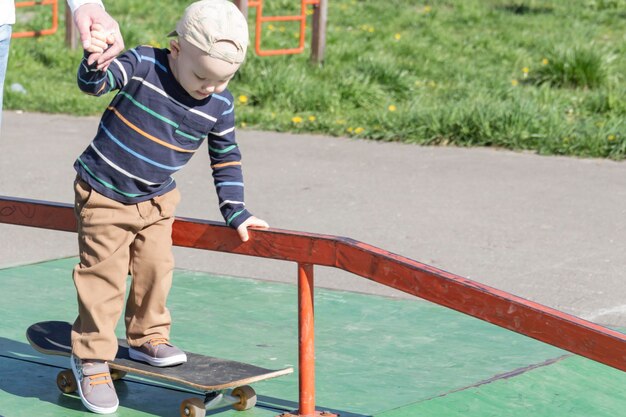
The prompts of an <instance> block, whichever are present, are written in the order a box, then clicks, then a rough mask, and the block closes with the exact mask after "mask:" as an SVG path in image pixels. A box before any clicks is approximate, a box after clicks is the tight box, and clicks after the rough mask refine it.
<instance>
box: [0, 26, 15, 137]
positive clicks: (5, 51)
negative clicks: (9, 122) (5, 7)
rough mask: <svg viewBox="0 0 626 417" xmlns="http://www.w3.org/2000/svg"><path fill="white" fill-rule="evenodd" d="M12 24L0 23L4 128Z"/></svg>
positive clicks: (1, 90) (0, 70)
mask: <svg viewBox="0 0 626 417" xmlns="http://www.w3.org/2000/svg"><path fill="white" fill-rule="evenodd" d="M12 29H13V26H12V25H0V129H1V128H2V95H3V92H4V76H5V74H6V72H7V62H9V43H10V42H11V31H12Z"/></svg>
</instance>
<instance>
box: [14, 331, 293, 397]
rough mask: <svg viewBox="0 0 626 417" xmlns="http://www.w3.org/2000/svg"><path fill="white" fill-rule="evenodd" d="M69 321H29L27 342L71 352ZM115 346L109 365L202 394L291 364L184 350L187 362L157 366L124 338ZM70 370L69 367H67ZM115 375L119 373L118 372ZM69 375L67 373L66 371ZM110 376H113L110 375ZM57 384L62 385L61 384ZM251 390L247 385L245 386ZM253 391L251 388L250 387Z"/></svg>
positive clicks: (49, 351)
mask: <svg viewBox="0 0 626 417" xmlns="http://www.w3.org/2000/svg"><path fill="white" fill-rule="evenodd" d="M71 330H72V325H71V324H70V323H68V322H64V321H45V322H40V323H35V324H33V325H31V326H30V327H29V328H28V330H27V331H26V338H27V339H28V342H29V343H30V344H31V346H32V347H33V348H34V349H35V350H37V351H39V352H41V353H44V354H48V355H61V356H70V355H71ZM118 342H119V347H118V351H117V356H116V357H115V360H113V361H110V362H109V368H110V369H111V371H112V375H113V376H114V373H115V372H114V371H120V372H122V374H121V375H123V373H127V374H136V375H139V376H142V377H145V378H148V379H154V380H159V381H164V382H168V383H172V384H175V385H179V386H183V387H188V388H191V389H195V390H198V391H201V392H203V393H205V394H207V393H213V392H218V391H223V390H226V389H230V388H237V387H244V386H246V385H247V384H251V383H254V382H258V381H263V380H266V379H270V378H275V377H279V376H282V375H287V374H290V373H292V372H293V368H284V369H278V370H272V369H265V368H261V367H258V366H254V365H250V364H247V363H242V362H237V361H231V360H227V359H220V358H215V357H211V356H205V355H199V354H196V353H191V352H185V353H186V354H187V362H186V363H183V364H180V365H176V366H171V367H164V368H159V367H155V366H152V365H149V364H147V363H144V362H139V361H136V360H133V359H131V358H130V356H129V354H128V345H127V343H126V341H125V340H123V339H118ZM69 372H70V373H71V371H69ZM118 375H119V373H118ZM69 376H70V377H71V375H69ZM114 379H116V378H115V376H114ZM59 388H61V389H63V388H62V387H61V386H59ZM246 388H247V389H248V390H251V388H250V387H246ZM252 392H253V391H252Z"/></svg>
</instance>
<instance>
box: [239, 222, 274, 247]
mask: <svg viewBox="0 0 626 417" xmlns="http://www.w3.org/2000/svg"><path fill="white" fill-rule="evenodd" d="M248 227H252V228H255V229H267V228H268V227H270V225H269V224H267V222H266V221H265V220H261V219H259V218H257V217H254V216H252V217H249V218H248V219H247V220H246V221H245V222H243V223H241V224H240V225H239V227H238V228H237V233H239V238H240V239H241V241H242V242H247V241H248V238H249V236H248Z"/></svg>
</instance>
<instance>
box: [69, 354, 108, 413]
mask: <svg viewBox="0 0 626 417" xmlns="http://www.w3.org/2000/svg"><path fill="white" fill-rule="evenodd" d="M70 361H71V364H72V372H73V373H74V377H75V378H76V383H77V385H78V393H79V394H80V400H81V401H82V402H83V405H84V406H85V407H86V408H87V409H88V410H89V411H92V412H94V413H98V414H111V413H114V412H115V411H116V410H117V406H118V405H119V401H118V399H117V394H116V393H115V387H114V386H113V380H112V379H111V373H110V372H109V365H108V364H107V363H106V362H103V361H86V360H85V361H83V360H81V359H80V358H77V357H76V356H74V355H72V356H71V358H70Z"/></svg>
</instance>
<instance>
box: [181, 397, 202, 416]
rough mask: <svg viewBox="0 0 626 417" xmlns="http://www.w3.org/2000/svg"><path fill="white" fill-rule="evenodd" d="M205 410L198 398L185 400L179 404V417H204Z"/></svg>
mask: <svg viewBox="0 0 626 417" xmlns="http://www.w3.org/2000/svg"><path fill="white" fill-rule="evenodd" d="M205 415H206V408H204V401H202V400H201V399H200V398H187V399H186V400H185V401H183V402H182V403H180V417H204V416H205Z"/></svg>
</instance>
